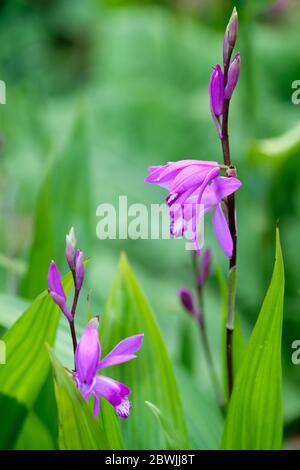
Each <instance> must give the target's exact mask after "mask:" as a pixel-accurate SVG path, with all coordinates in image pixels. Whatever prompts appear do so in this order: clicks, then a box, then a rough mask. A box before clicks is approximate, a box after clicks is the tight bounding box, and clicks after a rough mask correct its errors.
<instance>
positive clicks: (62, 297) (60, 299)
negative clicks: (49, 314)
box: [48, 261, 73, 321]
mask: <svg viewBox="0 0 300 470" xmlns="http://www.w3.org/2000/svg"><path fill="white" fill-rule="evenodd" d="M48 290H49V294H50V296H51V297H52V299H53V300H54V302H55V303H56V304H57V305H58V306H59V308H60V309H61V310H62V312H63V313H64V315H65V316H66V317H67V319H68V320H69V321H72V320H73V317H72V315H71V313H70V311H69V309H68V307H67V298H66V294H65V291H64V288H63V285H62V282H61V278H60V273H59V270H58V268H57V266H56V264H55V263H54V261H51V263H50V266H49V270H48Z"/></svg>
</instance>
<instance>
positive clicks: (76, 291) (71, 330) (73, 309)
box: [69, 273, 80, 356]
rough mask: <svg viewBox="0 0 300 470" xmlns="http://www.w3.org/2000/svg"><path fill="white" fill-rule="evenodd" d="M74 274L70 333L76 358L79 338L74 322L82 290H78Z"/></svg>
mask: <svg viewBox="0 0 300 470" xmlns="http://www.w3.org/2000/svg"><path fill="white" fill-rule="evenodd" d="M72 274H73V279H74V285H75V292H74V299H73V304H72V309H71V314H72V317H73V320H71V321H69V326H70V332H71V337H72V343H73V350H74V356H75V351H76V348H77V337H76V330H75V322H74V320H75V314H76V308H77V304H78V299H79V293H80V290H78V289H77V288H76V284H75V273H72Z"/></svg>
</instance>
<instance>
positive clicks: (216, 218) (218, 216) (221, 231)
mask: <svg viewBox="0 0 300 470" xmlns="http://www.w3.org/2000/svg"><path fill="white" fill-rule="evenodd" d="M212 219H213V226H214V232H215V235H216V239H217V241H218V243H219V245H220V247H221V248H222V251H223V253H224V254H225V256H227V257H228V258H230V257H231V256H232V251H233V242H232V238H231V234H230V231H229V227H228V224H227V220H226V218H225V215H224V213H223V210H222V207H221V204H219V205H218V206H217V207H216V209H215V211H214V213H213V216H212Z"/></svg>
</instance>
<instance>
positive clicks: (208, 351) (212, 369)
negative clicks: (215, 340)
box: [193, 254, 223, 409]
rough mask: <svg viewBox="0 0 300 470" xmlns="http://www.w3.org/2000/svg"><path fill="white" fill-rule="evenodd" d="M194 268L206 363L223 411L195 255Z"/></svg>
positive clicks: (194, 256)
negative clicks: (198, 281)
mask: <svg viewBox="0 0 300 470" xmlns="http://www.w3.org/2000/svg"><path fill="white" fill-rule="evenodd" d="M193 267H194V275H195V283H196V292H197V298H198V306H199V311H200V318H199V327H200V328H199V330H200V334H201V340H202V345H203V350H204V355H205V358H206V362H207V365H208V369H209V373H210V378H211V382H212V386H213V389H214V393H215V397H216V400H217V403H218V404H219V406H220V408H221V409H223V398H222V392H221V388H220V384H219V380H218V376H217V373H216V370H215V366H214V361H213V356H212V353H211V349H210V346H209V341H208V336H207V330H206V325H205V315H204V301H203V290H202V288H201V287H200V286H199V285H198V283H197V277H198V266H197V256H196V255H195V254H194V255H193Z"/></svg>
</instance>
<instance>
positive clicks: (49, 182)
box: [21, 106, 91, 298]
mask: <svg viewBox="0 0 300 470" xmlns="http://www.w3.org/2000/svg"><path fill="white" fill-rule="evenodd" d="M83 108H84V107H81V106H80V107H79V109H78V110H77V113H76V117H75V118H74V122H73V126H72V129H71V132H70V133H69V136H68V139H67V141H66V144H65V146H64V148H63V149H61V148H59V153H58V154H56V155H55V156H54V158H52V161H51V165H50V167H49V168H48V171H47V172H46V174H45V177H44V180H43V181H42V185H41V188H40V191H39V195H38V199H37V206H36V211H35V226H34V240H33V243H32V247H31V251H30V256H29V263H28V272H27V274H26V276H25V278H24V281H23V284H22V289H21V294H22V295H23V296H24V297H28V298H33V297H34V296H35V295H36V294H37V292H40V291H41V290H42V289H43V285H44V284H43V283H44V281H43V276H42V274H43V273H45V272H47V268H48V264H49V260H50V259H51V258H54V259H60V258H61V256H60V255H61V253H63V252H64V245H65V236H66V234H67V233H68V232H69V230H70V228H71V226H72V225H73V226H74V227H76V234H77V237H78V240H80V242H81V244H82V246H85V245H86V244H87V240H88V238H87V237H88V235H87V232H88V231H87V230H86V227H87V226H88V225H89V223H90V214H91V212H90V208H91V204H90V175H89V158H88V156H89V151H88V126H87V123H86V116H85V114H84V109H83ZM83 156H84V157H83ZM74 182H76V183H77V184H74ZM79 182H80V184H79ZM70 190H71V191H72V197H70ZM83 195H84V196H83ZM57 201H59V204H57Z"/></svg>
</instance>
